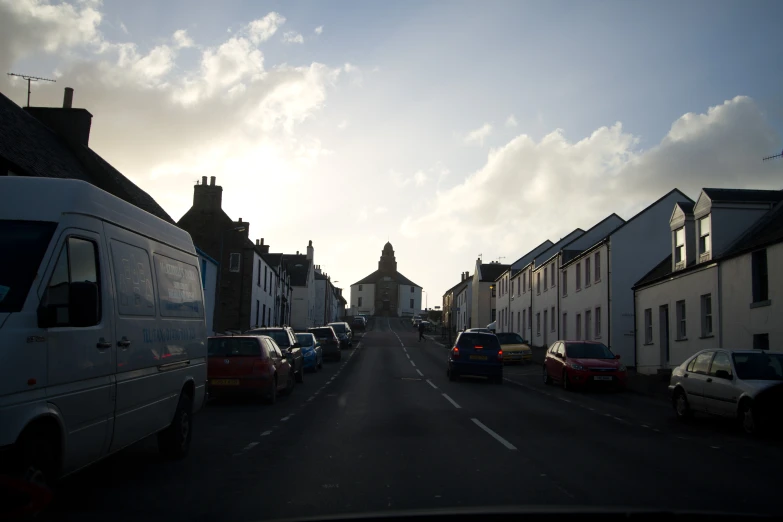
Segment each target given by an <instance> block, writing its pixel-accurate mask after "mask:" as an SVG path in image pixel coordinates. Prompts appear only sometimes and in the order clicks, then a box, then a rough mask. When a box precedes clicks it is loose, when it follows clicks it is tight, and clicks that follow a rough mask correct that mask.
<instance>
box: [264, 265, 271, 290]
mask: <svg viewBox="0 0 783 522" xmlns="http://www.w3.org/2000/svg"><path fill="white" fill-rule="evenodd" d="M264 270H266V268H264ZM269 295H272V273H271V272H270V273H269Z"/></svg>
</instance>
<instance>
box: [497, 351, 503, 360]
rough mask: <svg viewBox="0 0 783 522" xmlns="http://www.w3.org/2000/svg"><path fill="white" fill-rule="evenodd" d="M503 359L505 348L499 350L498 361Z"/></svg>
mask: <svg viewBox="0 0 783 522" xmlns="http://www.w3.org/2000/svg"><path fill="white" fill-rule="evenodd" d="M502 360H503V350H498V361H502Z"/></svg>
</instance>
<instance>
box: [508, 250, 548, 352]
mask: <svg viewBox="0 0 783 522" xmlns="http://www.w3.org/2000/svg"><path fill="white" fill-rule="evenodd" d="M552 246H553V244H552V242H551V241H550V240H548V239H547V240H546V241H544V242H543V243H541V244H540V245H538V246H537V247H535V248H534V249H533V250H531V251H530V252H528V253H527V254H525V255H524V256H522V257H520V258H519V259H517V260H516V261H514V262H513V263H511V274H510V280H511V291H510V292H509V296H508V301H509V305H508V307H509V317H510V318H513V319H510V324H509V326H510V327H511V330H512V331H514V332H517V333H519V334H520V335H521V336H522V337H523V338H524V339H526V340H530V339H531V327H530V325H531V321H530V318H531V317H532V313H533V308H532V306H533V301H532V294H531V287H530V281H531V277H532V273H533V267H534V266H535V260H536V258H537V257H538V256H541V255H542V254H544V252H546V251H548V250H550V249H551V248H552Z"/></svg>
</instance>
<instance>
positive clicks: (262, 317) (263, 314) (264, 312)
mask: <svg viewBox="0 0 783 522" xmlns="http://www.w3.org/2000/svg"><path fill="white" fill-rule="evenodd" d="M261 306H263V307H264V311H263V312H262V313H261V321H263V320H264V319H265V318H266V304H263V305H261ZM267 326H269V325H267Z"/></svg>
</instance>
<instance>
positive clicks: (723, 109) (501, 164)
mask: <svg viewBox="0 0 783 522" xmlns="http://www.w3.org/2000/svg"><path fill="white" fill-rule="evenodd" d="M639 143H640V139H639V138H638V137H637V136H634V135H632V134H630V133H628V132H626V131H625V130H624V129H623V127H622V125H621V124H620V123H615V124H614V125H611V126H608V127H601V128H599V129H596V130H595V131H594V132H593V133H592V134H591V135H590V136H587V137H585V138H583V139H581V140H579V141H577V142H573V141H570V140H568V139H567V138H566V136H565V134H564V132H563V131H562V130H560V129H557V130H555V131H553V132H551V133H549V134H548V135H546V136H544V137H543V138H542V139H541V140H540V141H535V140H533V139H532V138H530V137H529V136H527V135H524V134H523V135H519V136H517V137H515V138H513V139H512V140H511V141H509V142H508V143H507V144H505V145H504V146H502V147H499V148H497V149H492V150H491V151H490V152H489V154H488V156H487V161H486V163H485V164H484V166H483V167H481V168H480V169H478V170H477V171H475V172H474V173H472V174H471V175H470V176H468V177H467V179H466V180H465V181H464V182H463V183H461V184H459V185H456V186H454V187H452V188H450V189H449V190H446V191H442V192H439V193H438V194H437V196H436V199H435V201H434V202H433V205H431V206H430V207H429V208H430V209H431V210H428V211H425V212H423V213H421V214H420V215H418V216H412V217H409V218H407V219H405V220H404V222H403V224H402V227H401V230H402V232H403V233H404V234H406V235H407V236H409V237H415V236H416V235H417V234H418V231H419V230H432V231H437V232H440V233H443V236H444V237H449V238H450V245H449V246H450V247H451V248H453V249H457V248H460V247H462V246H465V245H468V244H470V245H471V247H476V248H489V247H490V246H492V245H495V248H496V246H497V245H498V244H504V243H503V242H505V244H506V245H508V248H509V249H511V250H512V251H513V252H514V253H515V254H520V255H521V254H523V253H524V252H526V251H528V250H529V249H530V248H532V247H533V246H535V245H536V244H538V243H540V242H541V241H543V240H544V239H552V240H556V239H558V238H560V237H562V236H564V235H565V234H567V233H568V232H570V231H571V230H573V229H574V228H577V227H581V228H583V229H585V228H587V227H590V226H592V225H593V224H595V223H596V222H598V221H600V220H601V219H603V218H604V217H606V216H607V215H609V214H610V213H612V212H617V213H618V214H620V215H621V216H622V217H624V218H629V217H631V216H632V215H633V214H635V213H636V212H638V211H639V210H641V209H642V208H644V207H645V206H647V205H649V204H650V203H652V202H653V201H655V200H656V199H658V198H659V197H660V196H662V195H663V194H665V193H666V192H668V191H669V190H671V189H673V188H679V189H680V190H682V191H683V192H685V193H686V194H688V195H689V196H690V197H692V198H696V197H698V194H699V191H700V189H701V188H703V187H708V186H712V187H738V186H740V187H742V188H776V189H777V188H780V187H779V178H778V177H776V171H775V167H773V166H771V165H769V164H768V163H762V162H761V161H760V159H759V158H761V157H762V156H763V154H764V153H765V151H769V150H777V149H778V148H779V147H780V145H781V140H780V136H778V135H777V133H776V132H775V131H774V130H773V129H772V128H771V127H770V125H769V123H768V122H767V121H766V120H765V118H764V116H763V114H762V113H761V111H760V109H759V107H758V106H757V105H756V103H755V102H754V101H753V100H752V99H750V98H748V97H743V96H738V97H736V98H734V99H732V100H728V101H726V102H724V103H723V104H720V105H718V106H715V107H711V108H709V109H708V110H707V112H705V113H702V114H693V113H688V114H685V115H683V116H681V117H680V118H678V119H677V120H676V121H675V122H674V123H673V124H672V126H671V129H670V130H669V132H668V133H667V134H666V136H665V137H664V138H663V139H662V140H661V142H660V143H659V144H657V145H656V146H654V147H652V148H650V149H648V150H642V149H640V148H639ZM740 176H741V178H740ZM740 179H741V182H739V181H738V180H740ZM661 226H667V224H666V223H662V224H661ZM477 238H479V239H477Z"/></svg>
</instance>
